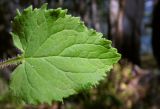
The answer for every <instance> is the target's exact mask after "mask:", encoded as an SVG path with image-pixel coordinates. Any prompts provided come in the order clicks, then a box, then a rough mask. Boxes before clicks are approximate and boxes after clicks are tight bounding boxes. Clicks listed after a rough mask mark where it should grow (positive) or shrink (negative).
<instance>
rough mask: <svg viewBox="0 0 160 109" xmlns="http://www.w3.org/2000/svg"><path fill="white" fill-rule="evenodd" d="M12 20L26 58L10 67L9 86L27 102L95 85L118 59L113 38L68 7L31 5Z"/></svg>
mask: <svg viewBox="0 0 160 109" xmlns="http://www.w3.org/2000/svg"><path fill="white" fill-rule="evenodd" d="M12 25H13V32H12V36H13V39H14V43H15V45H16V46H17V47H18V48H19V49H20V50H21V51H22V52H23V54H22V55H23V57H24V61H23V62H22V64H20V65H19V66H18V67H17V68H16V69H15V70H14V72H13V75H12V80H11V85H10V89H11V91H12V93H13V95H15V96H16V97H18V98H19V99H21V100H23V101H25V102H27V103H33V104H36V103H43V102H46V103H51V101H52V100H56V101H57V100H58V101H62V100H63V98H65V97H68V96H69V95H72V94H74V93H76V92H78V91H79V90H82V89H86V88H89V87H91V86H93V85H96V84H97V83H98V81H100V80H101V79H103V78H104V77H105V76H106V72H107V71H109V70H110V69H111V68H112V65H113V64H114V63H116V62H117V61H118V60H119V59H120V55H119V54H118V53H117V50H116V49H115V48H113V47H111V41H109V40H106V39H104V38H102V34H101V33H98V32H96V31H94V30H91V29H88V28H87V27H85V26H84V24H83V22H81V21H80V19H79V18H76V17H72V16H71V15H67V14H66V10H62V9H49V10H48V9H46V5H43V6H42V7H41V8H40V9H34V10H33V9H32V7H29V8H27V9H25V10H24V11H23V12H22V13H19V12H18V14H17V16H16V17H15V18H14V21H13V23H12Z"/></svg>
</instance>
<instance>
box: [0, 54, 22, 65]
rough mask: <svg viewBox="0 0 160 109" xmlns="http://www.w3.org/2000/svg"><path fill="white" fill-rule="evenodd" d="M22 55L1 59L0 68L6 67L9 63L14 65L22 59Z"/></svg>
mask: <svg viewBox="0 0 160 109" xmlns="http://www.w3.org/2000/svg"><path fill="white" fill-rule="evenodd" d="M23 59H24V58H23V56H22V55H18V56H17V57H13V58H9V59H6V60H2V61H0V68H4V67H7V66H9V65H15V64H19V63H21V62H22V61H23Z"/></svg>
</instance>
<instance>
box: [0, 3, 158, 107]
mask: <svg viewBox="0 0 160 109" xmlns="http://www.w3.org/2000/svg"><path fill="white" fill-rule="evenodd" d="M45 2H47V3H48V7H49V8H57V7H62V8H63V9H68V11H69V13H70V14H72V15H74V16H80V17H81V19H82V20H83V21H84V22H85V24H86V25H87V26H88V27H90V28H94V29H96V30H97V31H99V32H102V33H103V34H104V37H105V38H107V39H110V40H112V41H113V46H114V47H116V48H117V49H118V51H119V52H120V53H121V54H122V59H121V60H120V61H119V63H118V64H116V65H114V68H113V70H112V71H111V72H110V73H109V75H108V77H107V78H106V79H105V80H104V81H102V82H101V83H100V85H98V86H97V87H96V88H93V89H91V90H86V91H85V92H82V93H80V94H78V95H73V96H71V97H69V98H67V99H65V100H64V102H63V103H59V102H53V104H52V105H51V106H48V105H47V104H42V105H38V106H32V105H22V104H16V103H15V102H14V98H12V97H11V96H10V95H9V93H8V84H9V81H10V74H11V72H12V71H13V70H14V68H15V67H16V66H8V67H7V68H3V69H0V109H160V70H159V68H160V45H159V44H160V0H0V61H3V60H5V59H8V58H11V57H15V56H16V55H17V54H20V51H19V50H18V49H17V48H15V46H14V45H13V41H12V37H11V35H10V34H9V32H10V31H11V20H12V19H13V17H14V16H15V12H16V9H17V8H18V9H19V10H20V11H22V10H23V9H24V8H26V7H28V6H29V5H33V7H40V6H41V5H42V4H43V3H45Z"/></svg>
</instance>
